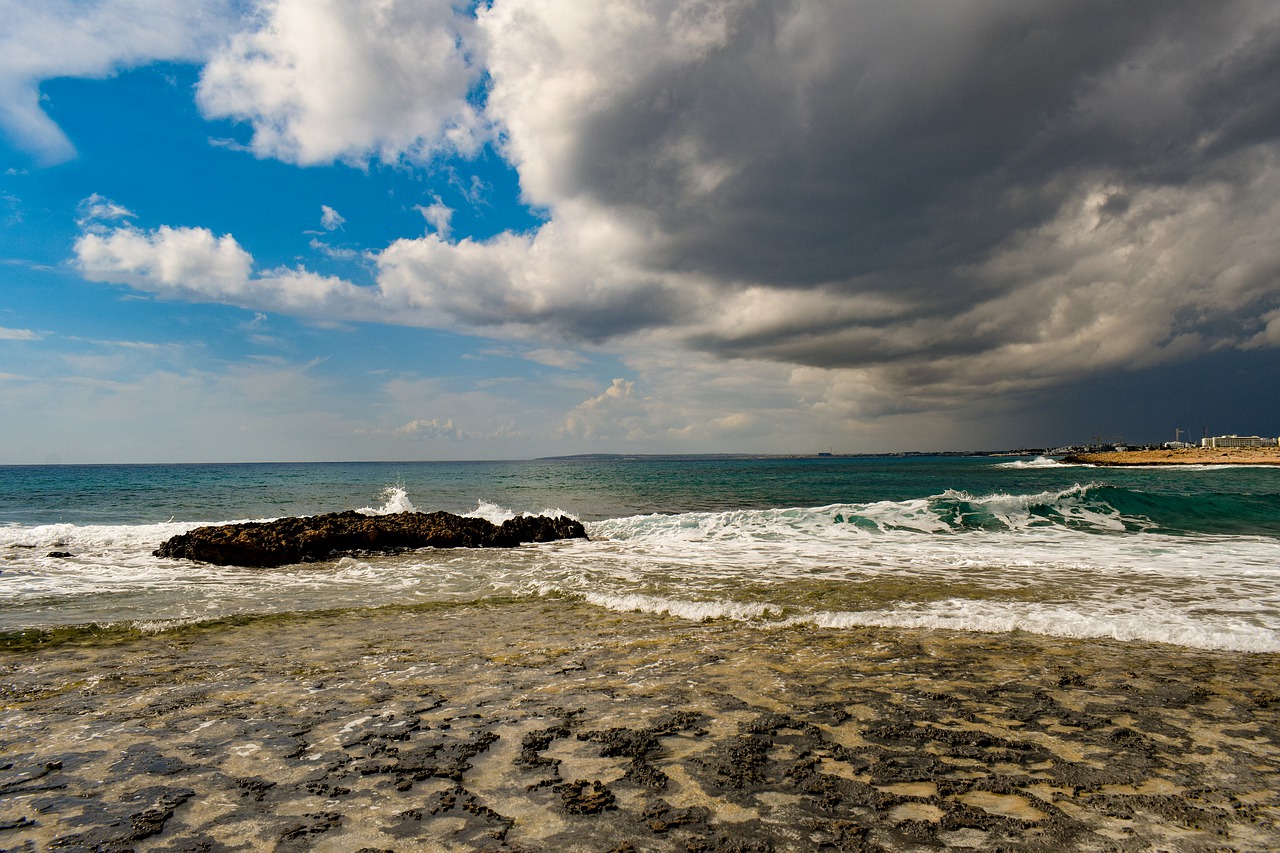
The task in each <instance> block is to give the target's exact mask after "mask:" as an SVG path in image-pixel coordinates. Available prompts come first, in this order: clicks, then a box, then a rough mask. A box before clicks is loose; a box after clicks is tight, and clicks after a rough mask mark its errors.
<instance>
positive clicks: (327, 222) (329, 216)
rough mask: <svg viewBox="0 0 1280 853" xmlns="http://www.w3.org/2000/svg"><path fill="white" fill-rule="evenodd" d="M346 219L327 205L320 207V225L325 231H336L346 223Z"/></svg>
mask: <svg viewBox="0 0 1280 853" xmlns="http://www.w3.org/2000/svg"><path fill="white" fill-rule="evenodd" d="M346 221H347V220H346V218H345V217H344V216H343V215H342V214H341V213H338V211H336V210H334V209H333V208H332V207H330V206H329V205H327V204H322V205H320V225H321V227H322V228H324V230H326V231H336V230H338V229H339V228H341V227H342V224H343V223H344V222H346Z"/></svg>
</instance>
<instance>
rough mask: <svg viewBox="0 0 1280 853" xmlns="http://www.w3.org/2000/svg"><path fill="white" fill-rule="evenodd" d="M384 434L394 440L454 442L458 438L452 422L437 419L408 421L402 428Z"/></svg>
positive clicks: (456, 429)
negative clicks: (392, 437) (452, 440)
mask: <svg viewBox="0 0 1280 853" xmlns="http://www.w3.org/2000/svg"><path fill="white" fill-rule="evenodd" d="M384 434H387V435H391V436H394V437H396V438H416V439H426V440H438V439H454V440H456V439H457V438H458V428H457V427H456V426H454V424H453V421H452V420H446V421H441V420H440V419H439V418H431V419H430V420H427V419H424V418H418V419H416V420H412V421H409V422H408V423H407V424H405V425H403V426H399V427H396V428H395V429H392V430H389V431H386V432H384Z"/></svg>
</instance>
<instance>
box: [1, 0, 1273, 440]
mask: <svg viewBox="0 0 1280 853" xmlns="http://www.w3.org/2000/svg"><path fill="white" fill-rule="evenodd" d="M0 21H4V22H5V23H4V24H3V25H0V463H18V464H24V463H37V464H39V463H46V462H68V463H70V462H187V461H295V460H297V461H307V460H334V461H342V460H414V459H424V460H430V459H515V458H530V457H536V456H548V455H569V454H580V453H708V452H744V453H812V452H819V451H823V452H835V453H865V452H872V453H875V452H895V451H909V450H923V451H928V450H992V449H1001V448H1016V447H1053V446H1059V445H1067V444H1082V443H1087V442H1090V441H1093V440H1094V437H1095V436H1101V437H1102V438H1103V440H1109V441H1128V442H1159V441H1166V440H1171V439H1173V438H1175V436H1176V435H1179V433H1176V432H1175V430H1184V431H1186V432H1183V433H1180V435H1181V436H1182V437H1184V438H1185V437H1186V435H1187V434H1188V433H1190V434H1191V435H1192V436H1194V437H1197V438H1198V437H1199V436H1200V435H1202V434H1204V433H1205V432H1206V431H1207V432H1208V434H1211V435H1217V434H1226V433H1238V434H1247V435H1252V434H1261V435H1271V436H1275V435H1277V434H1280V393H1277V391H1276V388H1277V380H1276V377H1277V375H1278V373H1280V239H1277V235H1280V4H1277V3H1276V2H1274V0H1267V1H1266V2H1233V0H1222V2H1214V3H1205V2H1202V0H1191V1H1190V2H1182V1H1181V0H1151V2H1143V1H1142V0H1135V2H1130V3H1114V2H1100V0H1098V2H1094V0H1071V2H1064V1H1063V0H1058V1H1057V2H1043V1H1042V0H953V2H947V3H938V2H934V0H895V2H892V3H888V2H883V1H882V0H715V2H712V0H480V2H471V3H451V2H448V1H447V0H203V1H201V0H0Z"/></svg>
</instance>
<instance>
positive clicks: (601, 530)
mask: <svg viewBox="0 0 1280 853" xmlns="http://www.w3.org/2000/svg"><path fill="white" fill-rule="evenodd" d="M344 509H360V510H364V511H366V512H371V513H376V512H394V511H400V510H404V509H420V510H423V511H429V510H436V509H444V510H449V511H452V512H457V513H460V514H473V515H480V516H484V517H488V518H490V519H492V520H501V519H502V518H505V517H509V516H510V515H513V514H515V513H520V512H526V513H556V514H560V513H564V514H568V515H572V516H574V517H577V518H579V519H581V520H582V521H583V522H584V523H586V525H587V528H588V532H589V534H590V535H591V540H590V541H588V542H561V543H550V544H547V545H540V546H530V547H525V548H521V549H518V550H516V551H465V550H463V551H452V550H450V551H421V552H414V553H411V554H402V555H396V556H387V557H360V558H352V557H344V558H341V559H335V560H333V561H331V562H328V563H319V564H309V565H305V566H291V567H284V568H282V569H278V570H251V569H239V568H235V567H214V566H206V565H202V564H196V563H190V562H184V561H176V560H163V559H159V558H156V557H153V556H152V555H151V551H152V550H153V549H154V548H155V547H157V546H158V545H159V544H160V542H162V541H163V540H165V539H166V538H168V537H169V536H172V535H175V534H177V533H180V532H184V531H186V530H189V529H191V528H192V527H195V526H198V525H200V524H208V523H218V522H226V521H240V520H250V519H265V518H274V517H279V516H284V515H308V514H315V513H321V512H331V511H336V510H344ZM55 551H58V552H69V553H71V554H72V555H73V556H71V557H51V556H49V554H51V553H53V552H55ZM510 595H517V596H541V597H544V598H546V599H547V600H549V601H555V600H558V599H565V598H571V599H585V600H587V601H590V602H593V603H594V604H597V605H599V606H601V607H609V608H615V609H641V610H649V611H655V612H664V613H670V614H672V615H674V616H676V617H682V618H694V619H701V618H734V619H745V620H753V621H759V622H767V623H777V622H786V623H810V624H821V625H825V626H835V627H840V626H845V625H848V626H852V625H864V624H876V625H905V626H920V627H942V628H954V629H963V630H980V631H1011V630H1027V631H1034V632H1037V633H1042V634H1050V635H1061V636H1107V637H1116V638H1119V639H1133V640H1154V641H1160V642H1169V643H1177V644H1183V645H1190V646H1200V647H1208V648H1227V649H1237V650H1241V651H1277V650H1280V469H1277V468H1265V467H1258V468H1246V467H1219V468H1207V467H1194V468H1177V469H1171V468H1152V469H1123V470H1119V469H1103V468H1093V467H1089V466H1066V465H1061V464H1057V463H1055V462H1053V461H1052V460H1047V459H1030V458H1025V459H1010V458H1001V457H984V458H959V457H936V458H930V457H891V458H796V459H793V458H721V457H712V458H706V457H675V458H658V457H640V458H582V459H565V460H539V461H521V462H474V463H360V464H346V463H343V464H338V463H335V464H244V465H154V466H74V465H66V466H15V467H0V631H3V630H14V629H20V628H27V627H46V626H53V625H65V624H84V623H112V622H136V623H144V624H148V625H158V626H162V625H164V624H168V623H172V622H174V621H189V620H196V619H204V618H212V617H217V616H221V615H226V614H229V613H244V612H281V611H290V610H308V609H321V608H329V607H334V606H378V605H384V604H397V603H420V602H427V601H471V600H481V599H485V598H489V597H493V596H510Z"/></svg>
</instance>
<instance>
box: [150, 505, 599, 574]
mask: <svg viewBox="0 0 1280 853" xmlns="http://www.w3.org/2000/svg"><path fill="white" fill-rule="evenodd" d="M586 538H587V532H586V530H584V529H583V527H582V523H581V522H578V521H575V520H573V519H572V518H568V517H567V516H563V515H562V516H560V517H558V518H548V517H546V516H543V515H519V516H516V517H515V518H511V519H508V520H507V521H504V522H503V523H502V524H501V525H496V524H493V523H492V522H489V521H486V520H484V519H483V518H464V517H463V516H460V515H454V514H453V513H449V512H430V513H422V512H401V513H396V514H394V515H364V514H363V513H359V512H355V511H354V510H350V511H347V512H335V513H329V514H328V515H314V516H308V517H305V518H280V519H276V520H275V521H262V522H259V521H253V522H247V523H244V524H223V525H219V526H215V527H198V528H196V529H195V530H192V531H191V532H190V533H183V534H181V535H179V536H174V537H173V538H172V539H169V540H168V541H167V542H165V543H164V544H163V545H161V546H160V547H159V548H158V549H156V550H155V551H153V552H152V553H153V554H155V556H157V557H175V558H185V559H189V560H200V561H201V562H205V563H215V564H217V565H220V566H255V567H263V568H269V567H274V566H284V565H288V564H290V563H307V562H313V561H316V560H327V559H329V558H331V557H335V556H339V555H342V554H360V553H369V552H380V553H388V552H397V551H407V550H410V549H413V548H512V547H515V546H516V545H520V544H521V543H524V542H550V541H552V540H555V539H586Z"/></svg>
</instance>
